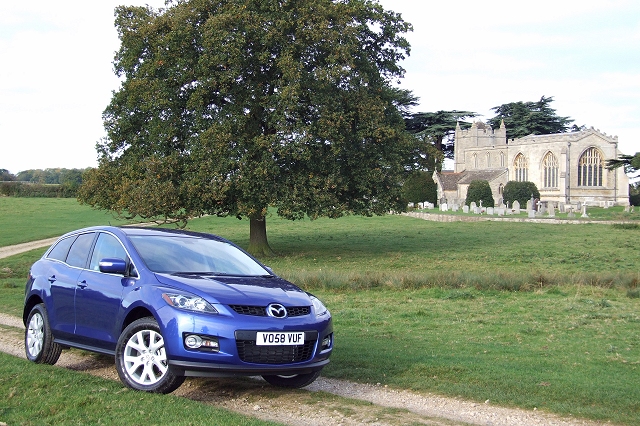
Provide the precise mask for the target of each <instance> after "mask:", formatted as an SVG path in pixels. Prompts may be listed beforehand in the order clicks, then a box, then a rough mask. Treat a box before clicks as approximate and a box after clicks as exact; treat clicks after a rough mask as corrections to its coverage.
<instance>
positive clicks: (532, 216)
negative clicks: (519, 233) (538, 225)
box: [527, 210, 536, 219]
mask: <svg viewBox="0 0 640 426" xmlns="http://www.w3.org/2000/svg"><path fill="white" fill-rule="evenodd" d="M527 212H528V213H529V219H534V218H535V217H536V211H535V210H528V211H527Z"/></svg>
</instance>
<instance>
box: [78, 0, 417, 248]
mask: <svg viewBox="0 0 640 426" xmlns="http://www.w3.org/2000/svg"><path fill="white" fill-rule="evenodd" d="M116 27H117V30H118V33H119V37H120V41H121V47H120V49H119V51H118V52H117V53H116V57H115V61H114V65H115V70H116V74H117V75H118V76H119V77H121V78H122V85H121V87H120V89H119V90H118V91H117V92H115V93H114V94H113V97H112V100H111V103H110V104H109V106H108V107H107V108H106V110H105V112H104V114H103V119H104V123H105V128H106V131H107V137H106V138H105V139H104V140H102V141H100V142H99V143H98V145H97V149H98V154H99V166H98V168H96V169H93V170H92V171H90V172H89V173H87V174H86V175H85V177H84V180H85V184H84V185H83V187H82V189H81V193H80V197H79V198H80V200H81V201H83V202H85V203H88V204H90V205H92V206H94V207H98V208H105V209H110V210H113V211H116V212H118V213H119V214H122V215H129V216H139V217H142V218H158V217H162V218H166V219H168V220H177V221H181V222H183V223H186V220H188V219H189V218H191V217H194V216H199V215H204V214H214V215H233V216H237V217H238V218H249V219H250V244H249V251H251V252H253V253H256V254H270V252H271V249H270V248H269V245H268V243H267V236H266V217H267V209H268V208H269V207H275V208H277V214H278V215H280V216H282V217H285V218H287V219H300V218H303V217H304V216H305V215H307V216H309V217H311V218H316V217H319V216H328V217H333V218H336V217H339V216H341V215H344V214H349V213H353V214H362V215H372V214H384V213H385V212H387V211H388V210H389V209H395V210H401V209H402V208H403V206H402V202H401V196H400V184H401V182H402V175H403V173H404V172H405V170H406V168H405V166H406V164H407V162H408V157H409V154H410V153H409V151H410V138H409V137H408V136H407V135H406V132H405V131H404V124H403V120H402V116H401V114H400V113H399V112H398V107H399V104H401V103H402V102H403V99H402V96H401V95H402V92H399V91H398V90H395V89H393V88H392V87H391V81H392V80H395V79H398V78H400V77H402V76H403V74H404V70H403V69H402V68H401V67H400V66H399V65H398V62H399V61H400V60H402V59H403V58H404V57H405V56H406V55H407V54H408V53H409V44H408V42H407V41H406V39H405V38H403V36H402V34H404V33H405V32H407V31H409V30H411V26H410V24H408V23H406V22H404V21H403V20H402V19H401V18H400V15H398V14H395V13H393V12H390V11H385V10H384V9H383V8H382V7H381V6H380V5H379V4H378V3H377V2H376V1H370V0H343V1H339V2H336V1H332V0H295V1H293V0H285V1H276V0H190V1H187V0H174V1H173V2H170V3H169V4H168V7H167V8H166V9H161V10H154V9H151V8H149V7H119V8H117V9H116Z"/></svg>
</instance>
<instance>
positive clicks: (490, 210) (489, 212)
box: [487, 207, 493, 216]
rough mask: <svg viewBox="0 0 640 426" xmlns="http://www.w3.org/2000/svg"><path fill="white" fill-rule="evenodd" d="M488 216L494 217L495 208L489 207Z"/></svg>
mask: <svg viewBox="0 0 640 426" xmlns="http://www.w3.org/2000/svg"><path fill="white" fill-rule="evenodd" d="M487 214H490V215H492V216H493V207H487Z"/></svg>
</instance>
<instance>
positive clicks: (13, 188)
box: [0, 182, 77, 198]
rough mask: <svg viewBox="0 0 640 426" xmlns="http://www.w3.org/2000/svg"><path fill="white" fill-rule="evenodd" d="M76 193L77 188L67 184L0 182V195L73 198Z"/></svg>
mask: <svg viewBox="0 0 640 426" xmlns="http://www.w3.org/2000/svg"><path fill="white" fill-rule="evenodd" d="M76 193H77V188H74V187H73V186H71V185H67V184H64V185H47V184H39V183H25V182H0V195H5V196H8V197H45V198H74V197H75V196H76Z"/></svg>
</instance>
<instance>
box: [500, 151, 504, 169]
mask: <svg viewBox="0 0 640 426" xmlns="http://www.w3.org/2000/svg"><path fill="white" fill-rule="evenodd" d="M500 167H504V152H502V151H501V152H500Z"/></svg>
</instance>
